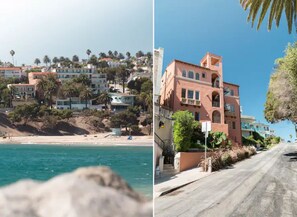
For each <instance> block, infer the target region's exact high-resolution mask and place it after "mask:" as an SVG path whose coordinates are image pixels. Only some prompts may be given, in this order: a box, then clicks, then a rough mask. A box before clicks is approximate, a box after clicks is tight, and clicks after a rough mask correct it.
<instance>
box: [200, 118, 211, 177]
mask: <svg viewBox="0 0 297 217" xmlns="http://www.w3.org/2000/svg"><path fill="white" fill-rule="evenodd" d="M210 131H211V122H210V121H205V122H202V132H203V133H205V144H204V147H205V148H204V167H205V172H206V152H207V151H206V147H207V137H208V132H210Z"/></svg>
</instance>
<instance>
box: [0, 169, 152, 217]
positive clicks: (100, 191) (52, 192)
mask: <svg viewBox="0 0 297 217" xmlns="http://www.w3.org/2000/svg"><path fill="white" fill-rule="evenodd" d="M0 216H1V217H62V216H63V217H118V216H127V217H138V216H141V217H151V216H153V208H152V203H151V202H146V201H145V199H144V197H142V196H141V195H139V194H138V193H137V192H135V191H133V190H132V189H131V188H130V186H129V185H128V184H127V183H126V182H125V181H124V180H123V179H122V178H121V177H119V176H118V175H117V174H115V173H113V172H112V171H111V170H110V169H109V168H107V167H87V168H80V169H78V170H76V171H74V172H73V173H68V174H63V175H60V176H57V177H55V178H53V179H51V180H49V181H47V182H37V181H32V180H24V181H19V182H17V183H15V184H12V185H9V186H7V187H3V188H0Z"/></svg>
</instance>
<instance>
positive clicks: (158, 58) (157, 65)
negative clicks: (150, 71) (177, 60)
mask: <svg viewBox="0 0 297 217" xmlns="http://www.w3.org/2000/svg"><path fill="white" fill-rule="evenodd" d="M163 55H164V49H163V48H158V49H155V50H154V86H155V90H154V94H155V95H160V89H161V77H162V70H163Z"/></svg>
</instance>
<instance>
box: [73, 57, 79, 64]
mask: <svg viewBox="0 0 297 217" xmlns="http://www.w3.org/2000/svg"><path fill="white" fill-rule="evenodd" d="M72 62H74V63H77V62H79V57H78V56H77V55H74V56H73V57H72Z"/></svg>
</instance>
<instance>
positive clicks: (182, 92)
mask: <svg viewBox="0 0 297 217" xmlns="http://www.w3.org/2000/svg"><path fill="white" fill-rule="evenodd" d="M183 90H184V91H185V95H184V97H183ZM186 97H187V89H185V88H182V89H181V98H186Z"/></svg>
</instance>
